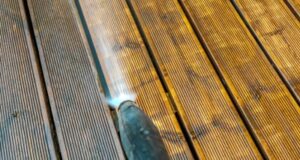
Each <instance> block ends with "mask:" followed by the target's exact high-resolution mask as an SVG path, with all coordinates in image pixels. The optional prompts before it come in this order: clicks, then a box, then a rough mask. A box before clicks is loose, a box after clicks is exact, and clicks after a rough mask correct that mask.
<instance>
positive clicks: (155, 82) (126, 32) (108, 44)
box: [78, 0, 192, 159]
mask: <svg viewBox="0 0 300 160" xmlns="http://www.w3.org/2000/svg"><path fill="white" fill-rule="evenodd" d="M78 6H79V7H80V8H81V10H82V14H83V17H84V19H85V20H86V24H87V27H88V29H89V31H90V35H91V38H92V41H93V44H94V46H95V48H96V51H97V55H98V58H99V60H100V62H101V67H102V69H103V72H104V74H105V79H106V81H107V84H108V87H109V90H110V92H111V95H112V97H113V98H115V97H118V96H119V95H120V94H126V93H136V95H137V102H138V104H139V105H140V106H141V107H142V109H143V110H144V111H145V112H146V113H147V114H148V115H149V116H150V117H151V119H152V120H153V122H154V123H155V124H156V126H157V127H158V129H159V131H160V134H161V135H162V138H163V140H164V143H165V145H166V147H167V150H168V152H169V155H170V157H171V159H191V158H192V157H191V154H190V150H189V149H188V147H187V144H186V140H185V138H184V137H183V134H182V131H181V129H180V127H179V125H178V122H177V120H176V118H175V115H174V113H173V111H172V108H171V105H170V102H169V101H168V98H167V96H166V94H165V92H164V90H163V87H162V84H161V82H160V80H159V78H158V75H157V73H156V71H155V68H154V66H153V64H152V62H151V60H150V58H149V56H148V52H147V50H146V48H145V45H144V44H143V41H142V38H141V36H140V34H139V33H138V30H137V27H136V25H135V24H134V21H133V18H132V16H131V14H130V11H129V8H128V6H127V5H126V2H125V1H124V0H90V1H85V0H79V2H78Z"/></svg>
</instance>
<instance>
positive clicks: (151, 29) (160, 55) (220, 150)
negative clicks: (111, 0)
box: [129, 0, 260, 159]
mask: <svg viewBox="0 0 300 160" xmlns="http://www.w3.org/2000/svg"><path fill="white" fill-rule="evenodd" d="M129 3H130V4H131V5H132V6H133V8H134V11H135V13H136V15H137V17H138V20H139V22H140V23H141V27H142V30H143V32H144V33H145V37H146V39H147V41H148V43H149V45H150V47H151V49H152V53H153V55H154V57H155V60H156V62H157V63H158V65H159V68H160V71H161V72H162V74H163V77H164V81H165V82H166V85H167V86H168V89H169V91H170V93H171V96H172V97H173V99H174V101H175V104H176V106H178V110H179V113H180V115H181V116H182V118H183V119H184V121H185V125H186V126H187V128H189V129H190V131H189V133H190V137H191V138H192V140H193V144H194V146H195V148H196V149H198V148H199V149H198V150H197V152H198V156H199V157H201V158H207V159H220V158H222V159H224V158H226V159H255V158H257V159H259V158H260V155H259V153H258V151H257V149H256V146H255V145H254V143H253V141H252V139H251V137H250V135H249V134H248V132H247V130H246V129H245V126H244V124H243V123H242V121H241V119H240V118H239V116H238V113H237V112H236V110H235V108H234V106H233V104H232V102H231V101H230V99H229V96H228V95H227V93H226V90H225V88H224V87H223V86H222V84H221V81H220V80H219V79H218V76H217V74H216V73H215V71H214V69H213V67H212V65H211V64H210V62H209V59H208V58H207V56H206V54H205V52H204V50H203V48H202V47H201V45H200V43H199V42H198V40H197V37H196V36H195V34H194V32H193V31H192V29H191V26H190V25H189V22H188V21H187V19H186V17H185V16H184V13H183V11H182V10H181V8H180V6H179V3H178V2H177V1H175V0H164V1H162V0H152V1H149V0H129Z"/></svg>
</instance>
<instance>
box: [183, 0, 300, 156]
mask: <svg viewBox="0 0 300 160" xmlns="http://www.w3.org/2000/svg"><path fill="white" fill-rule="evenodd" d="M181 2H182V5H183V7H184V8H185V10H186V12H187V14H188V15H189V17H190V18H191V21H192V23H193V24H194V25H195V30H196V31H197V33H198V36H199V38H200V39H202V40H203V42H204V43H205V45H206V47H207V50H208V51H209V56H210V57H211V59H212V60H213V61H214V62H215V65H216V66H217V67H218V68H219V70H220V72H221V73H222V76H223V77H224V79H225V81H226V83H227V85H228V87H229V89H230V91H231V93H232V95H234V98H235V100H236V102H237V104H239V108H240V110H241V112H242V114H243V115H244V117H245V119H247V120H248V124H249V125H250V127H251V129H252V132H253V133H254V134H255V135H256V139H257V142H258V143H259V144H260V147H261V148H262V149H263V150H262V151H263V153H264V154H265V156H266V157H267V158H276V159H297V157H299V156H300V134H299V133H300V124H299V122H300V111H299V106H298V105H297V103H296V101H295V99H294V98H293V96H292V95H291V93H290V92H289V90H288V89H287V88H286V86H285V84H284V83H283V82H282V80H281V79H280V77H279V76H278V74H277V72H276V71H275V69H273V67H272V65H271V64H270V63H269V61H268V59H267V58H266V56H265V55H264V53H263V52H262V50H261V49H260V47H259V46H258V44H257V43H256V41H255V39H254V38H253V37H252V36H251V33H250V32H249V31H248V29H247V27H246V26H245V24H244V23H243V21H242V20H241V18H240V17H239V15H238V13H237V11H236V10H235V8H234V7H233V5H232V4H231V2H230V1H227V0H209V1H198V0H182V1H181Z"/></svg>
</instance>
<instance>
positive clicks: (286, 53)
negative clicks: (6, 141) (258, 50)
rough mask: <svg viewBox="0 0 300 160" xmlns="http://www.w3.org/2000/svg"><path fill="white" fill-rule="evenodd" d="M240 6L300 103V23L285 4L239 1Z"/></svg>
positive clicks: (264, 1)
mask: <svg viewBox="0 0 300 160" xmlns="http://www.w3.org/2000/svg"><path fill="white" fill-rule="evenodd" d="M236 4H237V6H238V7H239V8H240V9H241V11H242V14H243V16H244V17H245V18H246V20H247V22H249V24H250V26H251V27H252V28H253V30H254V31H255V33H256V35H257V36H258V38H259V40H260V41H261V42H262V44H263V45H264V47H265V48H266V50H267V52H268V54H269V56H270V57H271V59H272V61H273V62H274V63H275V64H276V66H277V67H278V68H279V70H280V72H281V73H282V74H283V75H284V77H285V79H286V80H287V82H288V84H289V85H290V86H291V88H292V90H293V92H294V93H295V94H296V96H297V98H298V99H299V100H300V65H299V64H300V22H299V21H298V20H297V18H296V17H295V16H294V15H293V14H292V12H290V10H289V9H288V7H287V6H286V5H285V4H284V2H282V1H278V0H259V1H257V0H255V1H253V0H251V1H249V0H236Z"/></svg>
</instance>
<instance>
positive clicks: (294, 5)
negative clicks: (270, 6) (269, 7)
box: [285, 0, 300, 20]
mask: <svg viewBox="0 0 300 160" xmlns="http://www.w3.org/2000/svg"><path fill="white" fill-rule="evenodd" d="M285 2H286V3H287V5H288V6H289V7H290V9H291V10H292V12H293V13H294V14H295V16H296V17H297V18H298V20H300V0H285Z"/></svg>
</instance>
